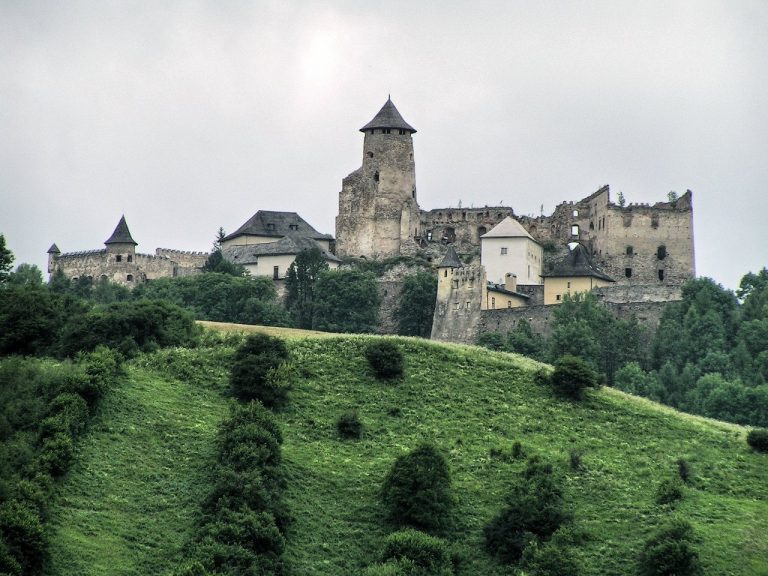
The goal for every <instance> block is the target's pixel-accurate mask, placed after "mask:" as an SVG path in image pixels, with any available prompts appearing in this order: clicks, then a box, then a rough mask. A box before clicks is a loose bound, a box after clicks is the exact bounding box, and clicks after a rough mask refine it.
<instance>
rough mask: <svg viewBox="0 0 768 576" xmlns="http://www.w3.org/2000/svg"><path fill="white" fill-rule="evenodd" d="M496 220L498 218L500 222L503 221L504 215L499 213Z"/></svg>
mask: <svg viewBox="0 0 768 576" xmlns="http://www.w3.org/2000/svg"><path fill="white" fill-rule="evenodd" d="M496 218H498V219H499V220H501V219H502V218H504V214H502V213H501V212H499V213H498V214H496Z"/></svg>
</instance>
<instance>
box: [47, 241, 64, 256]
mask: <svg viewBox="0 0 768 576" xmlns="http://www.w3.org/2000/svg"><path fill="white" fill-rule="evenodd" d="M47 253H48V254H61V250H59V247H58V246H56V242H54V243H53V244H51V247H50V248H48V252H47Z"/></svg>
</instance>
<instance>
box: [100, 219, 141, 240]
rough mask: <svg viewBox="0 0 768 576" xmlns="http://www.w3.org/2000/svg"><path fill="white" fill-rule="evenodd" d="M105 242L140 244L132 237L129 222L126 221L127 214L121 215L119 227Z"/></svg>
mask: <svg viewBox="0 0 768 576" xmlns="http://www.w3.org/2000/svg"><path fill="white" fill-rule="evenodd" d="M104 244H133V245H134V246H135V245H137V244H138V242H136V241H135V240H134V239H133V238H132V237H131V231H130V230H128V224H126V223H125V216H121V217H120V222H118V223H117V228H115V231H114V232H112V236H110V237H109V239H108V240H107V241H106V242H104Z"/></svg>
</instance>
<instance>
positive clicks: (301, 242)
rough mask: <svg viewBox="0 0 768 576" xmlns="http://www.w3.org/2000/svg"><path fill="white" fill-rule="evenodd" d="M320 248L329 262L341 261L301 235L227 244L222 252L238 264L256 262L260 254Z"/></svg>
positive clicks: (274, 254)
mask: <svg viewBox="0 0 768 576" xmlns="http://www.w3.org/2000/svg"><path fill="white" fill-rule="evenodd" d="M312 248H319V249H320V252H321V253H322V255H323V258H324V259H325V260H327V261H329V262H341V260H340V259H339V258H337V257H336V255H335V254H331V253H330V252H327V251H326V250H323V247H322V246H320V244H318V243H317V242H315V241H314V240H312V239H311V238H302V237H300V236H284V237H282V238H280V239H279V240H277V241H275V242H265V243H263V244H250V245H248V246H225V247H224V248H222V249H221V254H222V255H223V256H224V258H225V259H227V260H229V261H230V262H235V263H236V264H254V263H256V262H257V261H258V259H259V256H282V255H297V254H299V253H300V252H302V251H303V250H311V249H312Z"/></svg>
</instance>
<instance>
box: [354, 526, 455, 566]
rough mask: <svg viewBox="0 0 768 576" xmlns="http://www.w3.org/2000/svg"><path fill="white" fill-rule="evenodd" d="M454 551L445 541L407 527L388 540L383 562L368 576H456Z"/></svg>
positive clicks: (382, 555)
mask: <svg viewBox="0 0 768 576" xmlns="http://www.w3.org/2000/svg"><path fill="white" fill-rule="evenodd" d="M453 573H454V572H453V564H452V560H451V554H450V550H449V548H448V545H447V544H446V543H445V541H444V540H442V539H440V538H437V537H435V536H430V535H429V534H425V533H424V532H420V531H418V530H414V529H412V528H406V529H404V530H400V531H398V532H394V533H393V534H390V535H389V536H388V537H387V538H386V540H385V541H384V550H383V552H382V554H381V562H380V563H379V564H376V565H374V566H371V567H369V568H368V569H367V570H366V571H365V576H384V575H387V576H452V575H453Z"/></svg>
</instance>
